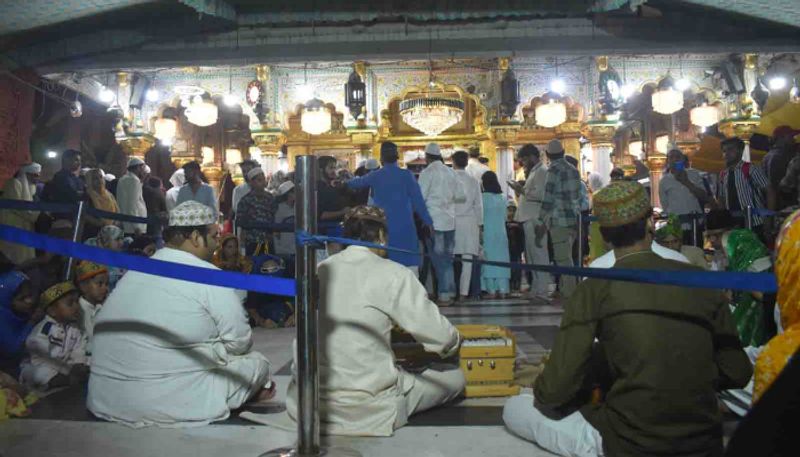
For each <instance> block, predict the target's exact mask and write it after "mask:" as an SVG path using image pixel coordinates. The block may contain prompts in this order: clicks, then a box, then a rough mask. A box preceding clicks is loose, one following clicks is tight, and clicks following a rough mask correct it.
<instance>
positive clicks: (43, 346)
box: [20, 282, 89, 390]
mask: <svg viewBox="0 0 800 457" xmlns="http://www.w3.org/2000/svg"><path fill="white" fill-rule="evenodd" d="M39 302H40V306H42V307H44V308H45V310H46V313H47V314H46V315H45V317H44V319H42V321H41V322H39V323H38V324H36V326H35V327H33V331H32V332H31V334H30V336H28V339H27V340H26V341H25V347H26V349H27V350H28V357H27V358H26V359H25V360H24V361H23V362H22V366H21V367H20V368H21V369H20V371H21V374H20V378H21V380H22V382H23V384H25V385H27V386H29V387H32V388H35V389H41V390H48V389H53V388H55V387H61V386H67V385H76V384H80V383H81V382H83V381H84V380H86V378H87V376H88V374H89V367H88V365H87V364H88V361H87V358H86V337H85V335H84V334H83V332H81V330H80V328H79V327H78V325H77V321H78V317H79V316H80V306H79V305H78V290H77V289H76V288H75V286H74V285H73V284H72V283H71V282H60V283H58V284H56V285H54V286H52V287H50V288H49V289H47V290H45V291H44V292H43V293H42V295H41V298H40V299H39Z"/></svg>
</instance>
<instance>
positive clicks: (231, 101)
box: [222, 94, 239, 106]
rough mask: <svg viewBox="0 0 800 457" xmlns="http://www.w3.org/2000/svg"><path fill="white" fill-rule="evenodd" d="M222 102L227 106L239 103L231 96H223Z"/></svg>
mask: <svg viewBox="0 0 800 457" xmlns="http://www.w3.org/2000/svg"><path fill="white" fill-rule="evenodd" d="M222 101H223V102H224V103H225V104H226V105H228V106H234V105H237V104H238V103H239V100H238V99H237V98H236V96H235V95H233V94H225V96H224V97H222Z"/></svg>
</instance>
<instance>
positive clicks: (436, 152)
mask: <svg viewBox="0 0 800 457" xmlns="http://www.w3.org/2000/svg"><path fill="white" fill-rule="evenodd" d="M425 154H428V155H432V156H438V157H441V156H442V151H441V150H440V149H439V145H438V144H436V143H428V145H427V146H425Z"/></svg>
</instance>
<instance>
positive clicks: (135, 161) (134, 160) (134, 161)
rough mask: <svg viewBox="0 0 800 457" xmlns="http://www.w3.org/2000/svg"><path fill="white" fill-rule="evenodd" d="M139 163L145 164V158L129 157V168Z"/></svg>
mask: <svg viewBox="0 0 800 457" xmlns="http://www.w3.org/2000/svg"><path fill="white" fill-rule="evenodd" d="M137 165H144V160H142V159H140V158H138V157H131V158H130V159H128V168H130V167H135V166H137Z"/></svg>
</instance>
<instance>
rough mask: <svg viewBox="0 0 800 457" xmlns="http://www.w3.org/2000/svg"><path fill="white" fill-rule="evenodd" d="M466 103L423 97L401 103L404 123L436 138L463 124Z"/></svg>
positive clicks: (453, 99)
mask: <svg viewBox="0 0 800 457" xmlns="http://www.w3.org/2000/svg"><path fill="white" fill-rule="evenodd" d="M464 106H465V105H464V101H463V100H460V99H458V98H450V97H429V96H422V97H416V98H409V99H406V100H403V101H402V102H400V116H401V117H402V118H403V122H405V123H406V124H408V125H410V126H411V127H414V128H415V129H417V130H419V131H420V132H422V133H424V134H425V135H427V136H436V135H439V134H440V133H442V132H444V131H445V130H447V129H449V128H450V127H452V126H454V125H456V124H457V123H459V122H461V119H462V118H463V117H464Z"/></svg>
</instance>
